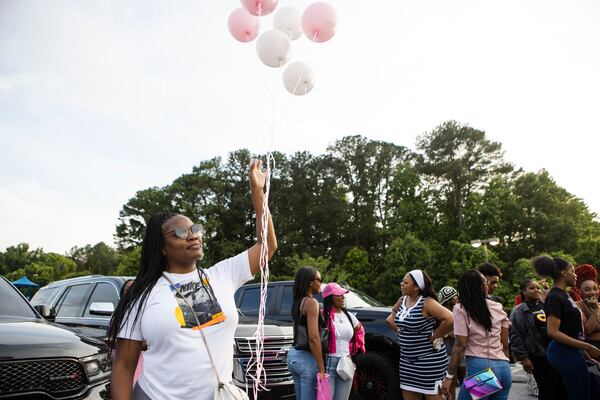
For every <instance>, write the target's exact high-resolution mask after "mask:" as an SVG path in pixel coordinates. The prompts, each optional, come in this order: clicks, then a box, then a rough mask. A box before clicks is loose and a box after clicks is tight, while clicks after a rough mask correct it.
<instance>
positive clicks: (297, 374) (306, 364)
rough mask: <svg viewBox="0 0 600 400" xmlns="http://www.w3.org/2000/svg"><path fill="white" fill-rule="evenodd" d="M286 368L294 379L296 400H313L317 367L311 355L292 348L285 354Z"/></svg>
mask: <svg viewBox="0 0 600 400" xmlns="http://www.w3.org/2000/svg"><path fill="white" fill-rule="evenodd" d="M287 366H288V369H289V370H290V372H291V373H292V378H293V379H294V388H295V390H296V400H315V399H316V398H317V373H318V372H319V367H318V366H317V362H316V361H315V358H314V357H313V355H312V353H311V352H309V351H304V350H296V349H295V348H293V347H292V348H291V349H290V350H289V351H288V353H287Z"/></svg>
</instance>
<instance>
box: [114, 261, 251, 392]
mask: <svg viewBox="0 0 600 400" xmlns="http://www.w3.org/2000/svg"><path fill="white" fill-rule="evenodd" d="M203 271H204V273H205V275H204V276H205V277H207V278H208V282H210V286H211V287H212V289H213V292H214V297H213V296H212V294H211V293H210V290H209V289H208V286H207V285H206V283H205V284H204V285H203V284H201V282H200V278H199V274H198V272H197V271H194V272H190V273H187V274H167V275H168V276H169V279H170V280H171V281H172V282H173V284H174V285H175V286H177V287H178V288H179V290H180V291H181V293H183V295H184V296H185V297H186V298H187V299H188V301H189V302H190V303H192V306H193V309H194V311H195V312H196V315H197V316H198V319H199V320H200V324H201V325H200V326H201V327H202V330H203V332H204V334H205V336H206V340H207V342H208V347H209V349H210V351H211V354H212V356H213V360H214V362H215V365H216V367H217V370H218V371H219V376H220V377H221V380H222V381H224V382H229V381H230V380H231V376H232V372H233V346H234V339H233V338H234V334H235V330H236V328H237V325H238V313H237V308H236V306H235V300H234V298H233V295H234V293H235V291H236V290H237V289H238V288H239V287H240V286H242V285H243V284H244V283H245V282H247V281H249V280H250V279H252V275H251V274H250V264H249V261H248V252H247V251H245V252H243V253H241V254H238V255H237V256H235V257H232V258H229V259H227V260H224V261H221V262H219V263H217V264H216V265H214V266H213V267H211V268H209V269H207V270H203ZM176 296H177V297H179V295H177V292H176V291H175V290H174V289H172V288H171V285H170V284H169V282H168V281H167V280H166V279H165V277H164V276H162V277H160V279H159V280H158V282H157V283H156V286H154V288H153V289H152V291H151V292H150V294H149V295H148V299H147V301H146V304H145V307H144V310H143V314H141V315H140V317H139V318H138V321H137V322H136V324H135V326H132V324H133V318H134V315H135V309H136V308H137V305H136V306H135V307H134V309H133V312H132V313H131V317H129V318H128V317H127V316H125V320H126V322H125V325H124V326H123V328H122V329H121V330H120V332H119V335H118V337H120V338H124V339H133V340H146V342H147V344H148V350H147V351H145V352H144V367H143V370H142V376H141V377H140V378H139V380H138V384H139V385H140V387H141V388H142V390H143V391H144V392H145V393H146V394H147V395H148V396H150V397H151V398H152V399H153V400H158V399H173V400H180V399H195V400H204V399H207V400H208V399H212V396H213V392H214V389H215V387H216V385H217V378H216V376H215V373H214V371H213V369H212V367H211V363H210V359H209V358H208V353H207V352H206V348H205V346H204V342H203V341H202V337H201V335H200V331H199V329H198V327H197V323H196V319H195V318H194V317H193V314H191V312H190V310H189V307H188V306H187V305H186V304H185V302H184V301H183V300H182V299H178V298H176ZM215 297H216V301H215ZM221 311H222V312H221Z"/></svg>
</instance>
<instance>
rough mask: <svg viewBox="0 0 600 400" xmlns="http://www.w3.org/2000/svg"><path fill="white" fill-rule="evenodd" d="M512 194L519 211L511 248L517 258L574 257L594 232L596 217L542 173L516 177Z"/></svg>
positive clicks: (596, 222)
mask: <svg viewBox="0 0 600 400" xmlns="http://www.w3.org/2000/svg"><path fill="white" fill-rule="evenodd" d="M513 193H514V196H515V197H516V202H517V205H518V208H519V210H521V216H520V218H519V219H518V224H517V225H516V227H515V231H514V233H513V234H512V235H513V237H514V240H513V246H516V247H518V248H519V249H520V252H519V254H520V256H521V257H527V256H533V255H537V254H539V253H542V252H552V251H564V252H566V253H569V254H576V253H577V251H578V249H579V246H580V243H584V242H582V240H584V239H586V238H589V237H594V236H595V233H596V232H597V230H598V226H599V223H598V221H597V220H596V218H597V216H596V215H595V214H594V213H591V212H590V211H589V209H588V207H587V206H586V205H585V203H583V201H581V199H579V198H577V197H575V196H574V195H572V194H571V193H569V192H568V191H567V190H565V189H564V188H562V187H560V186H558V185H557V184H556V182H554V180H553V179H552V178H551V177H550V174H549V173H548V172H547V171H545V170H542V171H540V172H538V173H525V174H522V175H521V176H519V177H518V178H517V179H516V181H515V183H514V187H513Z"/></svg>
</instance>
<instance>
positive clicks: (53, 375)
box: [0, 276, 111, 400]
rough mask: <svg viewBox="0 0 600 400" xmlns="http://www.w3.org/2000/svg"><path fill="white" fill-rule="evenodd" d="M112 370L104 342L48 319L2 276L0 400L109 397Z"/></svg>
mask: <svg viewBox="0 0 600 400" xmlns="http://www.w3.org/2000/svg"><path fill="white" fill-rule="evenodd" d="M110 370H111V364H110V357H109V356H108V353H107V347H106V345H105V344H104V343H103V342H102V341H99V340H95V339H93V338H89V337H86V336H84V335H78V334H76V333H74V332H71V331H69V330H68V329H65V328H64V327H62V326H60V325H58V324H55V323H52V322H49V321H47V320H45V319H44V318H42V316H41V315H40V314H39V313H38V312H37V311H36V310H35V309H34V308H33V307H32V306H31V305H30V304H29V302H28V301H27V299H26V298H25V297H24V296H23V295H22V294H21V292H19V291H18V290H17V289H16V288H15V287H14V286H13V285H12V284H11V283H10V282H9V281H8V280H6V279H5V278H4V277H2V276H0V399H2V398H11V399H28V400H29V399H39V400H41V399H54V400H71V399H73V400H75V399H94V400H95V399H107V398H110V389H109V381H110Z"/></svg>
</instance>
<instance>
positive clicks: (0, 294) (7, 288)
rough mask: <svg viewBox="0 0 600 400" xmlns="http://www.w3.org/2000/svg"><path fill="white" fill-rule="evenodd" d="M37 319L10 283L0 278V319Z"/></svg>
mask: <svg viewBox="0 0 600 400" xmlns="http://www.w3.org/2000/svg"><path fill="white" fill-rule="evenodd" d="M2 317H18V318H37V315H36V314H35V312H34V311H33V309H32V308H31V306H30V305H29V303H28V302H27V300H25V299H24V298H23V296H21V295H20V294H19V293H18V292H17V289H15V288H14V287H13V286H12V285H11V284H10V283H8V282H7V281H5V280H4V279H2V278H0V318H2Z"/></svg>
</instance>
